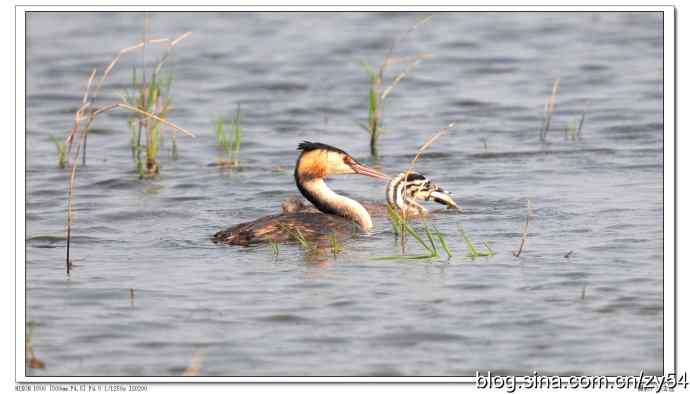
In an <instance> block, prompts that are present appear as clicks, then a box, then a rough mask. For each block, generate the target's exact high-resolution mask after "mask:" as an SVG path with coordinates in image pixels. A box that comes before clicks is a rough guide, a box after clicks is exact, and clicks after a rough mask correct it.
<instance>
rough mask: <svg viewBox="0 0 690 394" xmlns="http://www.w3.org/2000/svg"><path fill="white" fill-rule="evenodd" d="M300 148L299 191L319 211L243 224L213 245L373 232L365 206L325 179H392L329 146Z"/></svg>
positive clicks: (304, 145)
mask: <svg viewBox="0 0 690 394" xmlns="http://www.w3.org/2000/svg"><path fill="white" fill-rule="evenodd" d="M297 149H298V150H301V151H302V152H301V153H300V155H299V157H298V158H297V163H296V165H295V183H296V184H297V189H299V191H300V193H302V195H303V196H304V197H305V198H306V199H307V200H309V201H310V202H311V203H312V204H314V206H315V207H316V208H317V209H318V210H319V211H320V212H292V213H282V214H277V215H271V216H266V217H263V218H260V219H257V220H254V221H251V222H245V223H240V224H237V225H235V226H233V227H230V228H229V229H227V230H223V231H219V232H217V233H216V234H215V235H214V236H213V240H214V242H216V243H226V244H233V245H249V244H253V243H260V242H268V241H273V242H284V241H288V240H290V239H291V238H293V237H294V233H296V232H299V233H300V234H302V235H303V236H304V237H305V238H314V237H319V236H323V235H328V234H330V233H333V232H335V233H337V234H343V233H349V234H351V233H352V232H353V227H354V230H359V231H364V232H368V231H370V230H371V228H372V227H373V224H372V221H371V216H370V215H369V212H367V210H366V209H365V208H364V207H363V206H362V204H360V203H358V202H357V201H355V200H353V199H351V198H348V197H345V196H341V195H339V194H337V193H335V192H334V191H333V190H331V189H330V188H329V187H328V186H327V185H326V183H325V182H324V178H326V177H328V176H331V175H340V174H360V175H366V176H370V177H373V178H379V179H385V180H389V179H390V177H389V176H388V175H386V174H384V173H382V172H379V171H377V170H375V169H373V168H370V167H367V166H364V165H362V164H360V163H359V162H358V161H357V160H355V159H354V158H353V157H352V156H351V155H349V154H348V153H347V152H345V151H343V150H341V149H338V148H336V147H333V146H330V145H326V144H322V143H318V142H308V141H304V142H302V143H300V144H299V145H298V147H297ZM324 213H325V214H326V215H324ZM353 223H354V226H353Z"/></svg>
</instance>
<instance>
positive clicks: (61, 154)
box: [50, 134, 67, 168]
mask: <svg viewBox="0 0 690 394" xmlns="http://www.w3.org/2000/svg"><path fill="white" fill-rule="evenodd" d="M50 139H51V140H52V141H53V144H55V149H57V157H58V167H60V168H65V165H66V164H67V146H66V145H65V141H62V140H60V139H58V138H57V137H56V136H54V135H52V134H51V135H50Z"/></svg>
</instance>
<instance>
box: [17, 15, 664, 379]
mask: <svg viewBox="0 0 690 394" xmlns="http://www.w3.org/2000/svg"><path fill="white" fill-rule="evenodd" d="M424 16H426V14H412V13H335V12H334V13H268V12H266V13H152V14H150V21H151V33H150V35H151V37H174V36H177V35H179V34H181V33H183V32H185V31H192V32H193V35H192V36H191V37H189V38H187V39H186V40H185V41H183V42H181V43H180V44H179V46H178V47H177V48H176V49H175V51H174V57H173V62H172V64H173V67H174V71H175V81H174V87H173V91H174V93H173V100H174V106H175V108H174V110H173V112H172V113H171V115H170V119H171V120H172V121H174V122H176V123H178V124H179V125H181V126H182V127H185V128H187V129H189V130H191V131H193V132H195V133H196V134H197V138H195V139H188V138H184V137H182V136H181V135H178V142H179V158H178V159H177V160H173V159H172V158H171V154H170V147H171V145H170V142H169V141H166V142H165V144H164V146H163V148H162V149H161V159H160V164H161V166H162V171H161V174H160V176H158V177H157V178H155V179H153V180H139V179H138V177H137V175H136V173H135V171H134V167H133V163H132V159H131V154H130V148H129V135H128V133H129V132H128V129H127V122H126V118H127V116H128V114H127V113H124V112H114V113H112V114H110V115H108V116H104V117H100V118H99V119H98V120H97V122H96V123H95V127H94V129H93V132H92V134H91V135H90V138H89V142H88V148H87V166H86V167H80V168H79V172H78V175H77V183H76V195H75V224H74V238H73V249H72V256H73V258H74V264H75V267H74V269H73V271H72V273H71V275H70V276H69V277H68V276H66V274H65V269H64V254H65V238H64V235H65V229H64V225H65V208H66V192H67V178H68V171H67V170H61V169H59V168H57V165H56V153H55V146H54V145H53V143H52V142H51V140H50V135H51V134H54V135H56V136H62V135H64V134H63V133H64V132H65V131H66V130H68V129H69V128H70V127H71V125H72V121H73V113H74V111H75V110H76V108H77V106H78V105H79V101H80V99H81V95H82V94H83V89H84V87H85V85H86V81H87V79H88V75H89V73H90V72H91V70H92V69H93V68H94V67H97V68H98V69H99V70H102V69H103V68H104V67H105V66H106V65H107V64H108V63H109V62H110V60H112V58H113V57H114V56H115V55H116V53H117V51H118V50H120V49H122V48H125V47H128V46H130V45H132V44H134V43H136V42H139V41H140V40H141V38H142V36H143V26H144V22H143V21H144V16H143V14H140V13H31V14H30V15H29V17H28V18H27V77H26V82H27V97H26V109H27V117H26V121H27V130H26V139H27V151H26V165H27V168H26V176H27V184H26V186H27V189H26V190H27V192H26V193H27V194H26V225H27V227H26V318H27V320H31V321H34V322H35V324H36V327H35V329H34V336H33V338H32V341H33V348H34V351H35V353H36V355H37V356H38V357H39V358H40V359H41V360H42V361H44V362H45V364H46V367H45V369H42V370H29V371H28V373H30V374H35V375H53V376H56V375H67V376H88V375H107V376H110V375H127V376H130V375H131V376H133V375H180V374H181V373H182V371H183V370H184V369H185V368H186V367H187V366H189V365H190V362H191V360H192V358H193V357H194V354H195V353H196V354H199V355H200V359H201V362H202V368H201V374H203V375H242V376H247V375H338V376H339V375H426V376H433V375H474V372H475V370H479V371H486V370H491V371H493V372H495V373H510V374H530V373H531V372H532V371H534V370H536V371H539V372H540V373H542V374H609V375H614V374H637V373H639V371H640V370H641V369H644V370H645V371H647V372H649V373H660V372H661V371H662V360H663V357H662V355H663V354H662V352H663V336H662V322H663V319H662V305H663V299H662V291H663V288H662V245H663V233H662V220H663V207H662V169H663V118H662V114H663V101H662V92H663V90H662V78H663V68H662V43H663V36H662V26H663V20H662V16H661V14H660V13H658V14H654V13H439V14H436V15H435V16H434V17H433V18H432V19H431V20H430V21H429V22H428V23H426V24H424V25H422V26H420V27H419V28H418V29H417V30H416V31H414V32H412V33H411V34H409V35H408V36H406V38H405V39H404V40H402V41H401V42H400V43H399V44H398V45H397V47H396V50H395V52H394V56H395V57H402V56H410V55H414V54H418V53H427V54H430V55H431V56H432V57H431V58H429V59H425V60H423V61H422V62H421V63H420V64H419V66H418V67H417V68H416V69H415V70H414V71H413V72H412V73H410V75H409V76H408V77H407V78H405V79H404V80H403V81H402V82H401V83H400V84H399V85H398V86H397V87H396V88H395V89H394V90H393V92H392V94H391V95H390V96H389V97H388V98H387V99H386V107H385V115H384V125H383V126H384V128H385V129H386V133H385V134H384V135H383V137H382V139H381V142H380V157H379V158H378V159H374V158H372V157H371V156H370V155H369V151H368V140H367V135H366V133H365V132H364V131H363V130H362V129H361V128H360V127H359V126H358V125H357V124H358V123H360V122H363V121H365V120H366V111H367V109H366V97H367V89H368V80H367V76H366V73H365V72H364V71H363V69H362V67H361V66H360V64H359V63H358V62H359V61H362V60H363V61H366V62H369V63H372V64H373V65H375V66H378V65H379V64H380V62H381V61H382V60H383V56H384V54H385V52H386V50H387V48H388V46H389V45H390V42H391V40H392V39H393V38H394V37H396V36H399V35H400V34H401V33H403V32H405V31H406V30H408V29H409V28H410V27H411V26H413V25H414V24H415V22H416V21H418V20H419V19H421V18H423V17H424ZM157 54H160V51H158V52H157V51H156V50H155V49H154V48H153V46H152V47H150V48H148V49H147V52H146V55H144V56H146V57H143V56H142V55H141V53H138V54H134V53H132V54H128V55H126V56H124V57H123V58H122V60H121V63H120V64H118V66H116V68H115V71H114V72H113V75H112V77H111V78H110V79H109V80H108V83H107V84H106V85H104V89H103V94H102V96H101V101H100V102H101V103H102V104H105V103H108V102H113V101H117V100H119V98H118V95H117V94H118V93H119V92H121V91H123V90H124V89H125V88H126V87H127V84H128V81H129V80H130V78H131V69H132V66H133V65H137V66H139V67H140V66H141V65H142V62H147V63H151V62H153V61H154V60H155V56H157ZM403 69H404V67H401V66H398V67H396V68H393V69H392V70H391V72H390V73H389V74H388V76H389V77H388V78H387V82H388V83H390V81H391V80H392V78H393V77H394V76H395V75H396V74H397V73H398V72H400V71H402V70H403ZM556 78H560V79H561V83H560V93H559V94H558V96H557V101H556V112H555V115H554V120H553V128H552V131H551V132H550V134H549V135H548V140H549V142H550V143H549V144H547V145H544V144H541V143H540V141H539V128H540V127H541V123H542V114H543V107H544V101H545V98H546V97H547V96H548V95H549V94H550V91H551V87H552V84H553V82H554V80H555V79H556ZM237 103H241V108H242V112H243V126H244V138H243V144H242V151H241V155H240V161H241V168H240V169H239V170H238V171H223V170H220V169H219V168H218V167H215V166H213V163H214V162H215V161H216V160H217V157H218V151H217V149H216V148H215V147H214V142H215V141H214V135H213V122H214V120H215V119H216V118H217V117H218V116H219V115H224V116H225V117H226V118H230V117H231V116H232V115H233V113H234V111H235V108H236V105H237ZM582 111H586V119H585V123H584V129H583V138H582V140H581V141H575V142H574V141H567V140H565V139H564V132H563V130H564V129H565V128H566V127H568V126H569V125H572V124H573V122H576V121H577V120H578V119H579V116H580V114H581V113H582ZM450 122H455V123H456V126H455V127H454V128H453V129H451V131H450V132H449V134H448V135H446V136H444V137H442V138H441V139H440V140H439V141H438V142H437V143H436V144H434V145H432V146H431V147H430V148H429V150H428V154H426V155H424V156H423V157H422V159H421V160H420V161H419V162H418V164H417V167H416V169H417V170H419V171H420V172H422V173H424V174H426V175H427V176H429V177H430V178H431V179H432V180H433V181H434V182H436V183H438V184H439V185H441V186H443V187H444V188H446V189H448V190H451V191H452V192H453V193H454V196H455V198H456V200H457V201H458V203H459V204H460V205H461V206H462V207H463V208H464V209H465V213H463V214H439V215H436V216H434V217H433V218H432V219H430V220H429V222H430V223H433V224H434V225H435V226H437V227H438V229H439V230H440V231H441V232H443V233H444V234H445V235H446V238H447V242H448V243H449V246H450V248H451V250H452V251H453V252H454V256H453V257H452V258H451V259H450V260H446V259H445V258H441V259H435V260H430V261H376V260H372V259H371V258H372V257H375V256H386V255H394V254H397V253H399V246H398V245H397V244H396V243H395V240H394V235H393V233H392V231H391V229H390V225H389V224H388V222H387V220H386V219H385V218H375V219H374V225H375V230H374V232H373V234H372V235H370V236H362V237H358V238H355V239H353V240H351V241H349V242H347V243H346V244H345V245H344V248H345V250H344V252H343V253H341V254H340V255H338V256H337V258H335V259H334V258H332V257H329V256H327V255H326V256H323V257H322V258H319V259H316V260H314V259H311V258H306V257H305V255H304V253H303V252H302V251H301V249H300V248H299V247H298V246H295V245H282V246H281V247H280V253H279V255H278V256H277V257H275V258H274V256H273V254H272V250H271V248H270V247H268V246H266V247H251V248H242V247H230V246H218V245H214V244H213V243H211V241H210V237H211V235H212V234H213V233H214V232H216V231H217V230H219V229H222V228H225V227H228V226H229V225H232V224H234V223H238V222H240V221H245V220H251V219H254V218H257V217H260V216H263V215H268V214H272V213H275V212H277V211H278V210H279V209H280V202H281V201H283V200H284V199H285V198H286V197H288V196H290V195H294V194H296V193H297V190H296V188H295V186H294V181H293V179H292V168H293V164H294V161H295V159H296V156H297V152H296V151H295V148H296V145H297V143H298V142H299V141H301V140H312V141H321V142H326V143H329V144H332V145H335V146H338V147H340V148H343V149H345V150H347V151H348V152H349V153H351V154H352V155H353V156H354V157H356V158H357V159H359V160H360V161H363V162H365V163H370V164H374V165H376V166H378V167H379V168H381V169H383V170H385V171H386V172H388V173H391V174H395V173H397V172H400V171H403V170H404V169H405V168H406V167H407V165H408V163H409V161H410V159H411V158H412V156H413V155H414V152H415V151H416V150H417V148H418V147H419V146H420V145H421V144H422V143H423V142H424V141H425V140H427V139H428V138H429V137H430V136H431V135H432V134H433V133H434V132H435V131H436V130H438V129H440V128H442V127H444V126H445V125H447V124H448V123H450ZM485 143H486V145H485ZM329 183H330V185H331V186H332V187H333V188H334V189H336V190H339V191H341V192H346V193H347V194H348V195H350V196H352V197H355V198H360V199H383V196H384V192H383V189H384V186H385V185H384V184H383V183H381V182H380V181H376V180H373V179H369V178H365V177H357V176H342V177H336V178H334V179H332V180H330V182H329ZM528 199H529V200H531V202H532V207H533V218H532V221H531V223H530V225H529V237H528V240H527V244H526V247H525V250H524V251H523V253H522V255H521V256H520V257H519V258H515V257H513V256H512V254H511V251H513V250H516V249H517V247H518V245H519V243H520V238H521V233H522V229H523V226H524V221H525V215H526V211H527V209H526V206H527V200H528ZM418 225H419V224H418ZM460 226H462V228H464V230H465V231H466V232H467V234H468V235H469V236H470V237H471V238H472V240H473V241H474V242H475V243H476V244H478V245H481V242H482V241H485V242H487V243H489V244H490V245H491V247H492V249H493V250H495V251H496V252H497V254H496V255H495V256H493V257H489V258H478V259H475V260H471V259H469V258H466V257H465V253H466V246H465V244H464V242H463V241H462V238H461V237H460V234H459V232H458V228H459V227H460ZM415 251H417V252H418V250H416V249H414V248H413V251H412V252H415ZM570 251H572V253H571V254H570V256H569V257H567V258H566V257H564V256H565V255H566V253H568V252H570ZM129 289H134V298H133V300H130V298H129Z"/></svg>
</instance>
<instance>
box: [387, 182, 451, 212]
mask: <svg viewBox="0 0 690 394" xmlns="http://www.w3.org/2000/svg"><path fill="white" fill-rule="evenodd" d="M386 200H387V201H388V204H390V205H391V206H392V207H394V208H396V209H398V210H400V211H403V210H406V211H408V212H409V211H410V210H412V212H413V213H414V212H416V213H420V214H423V213H427V212H428V211H427V209H426V208H424V207H423V206H421V205H420V204H419V203H418V202H417V200H425V201H434V202H436V203H438V204H441V205H445V206H447V207H448V208H455V209H459V207H458V206H457V204H456V203H455V201H453V199H452V198H451V197H450V193H449V192H446V191H445V190H443V189H442V188H441V187H439V186H437V185H435V184H433V183H432V182H431V181H430V180H429V179H427V178H426V177H425V176H424V175H422V174H420V173H417V172H410V173H408V176H407V178H405V173H404V172H403V173H400V174H399V175H398V176H396V177H395V178H393V179H392V180H391V181H390V182H388V186H387V187H386Z"/></svg>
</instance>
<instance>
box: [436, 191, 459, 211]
mask: <svg viewBox="0 0 690 394" xmlns="http://www.w3.org/2000/svg"><path fill="white" fill-rule="evenodd" d="M429 199H430V200H434V202H436V203H438V204H441V205H446V206H447V207H448V208H449V209H450V208H455V209H457V210H458V211H460V212H462V209H461V208H460V207H459V206H458V204H456V203H455V201H453V198H452V197H451V196H450V193H449V192H446V191H445V190H443V189H441V188H438V189H436V190H434V191H432V192H431V193H429Z"/></svg>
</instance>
